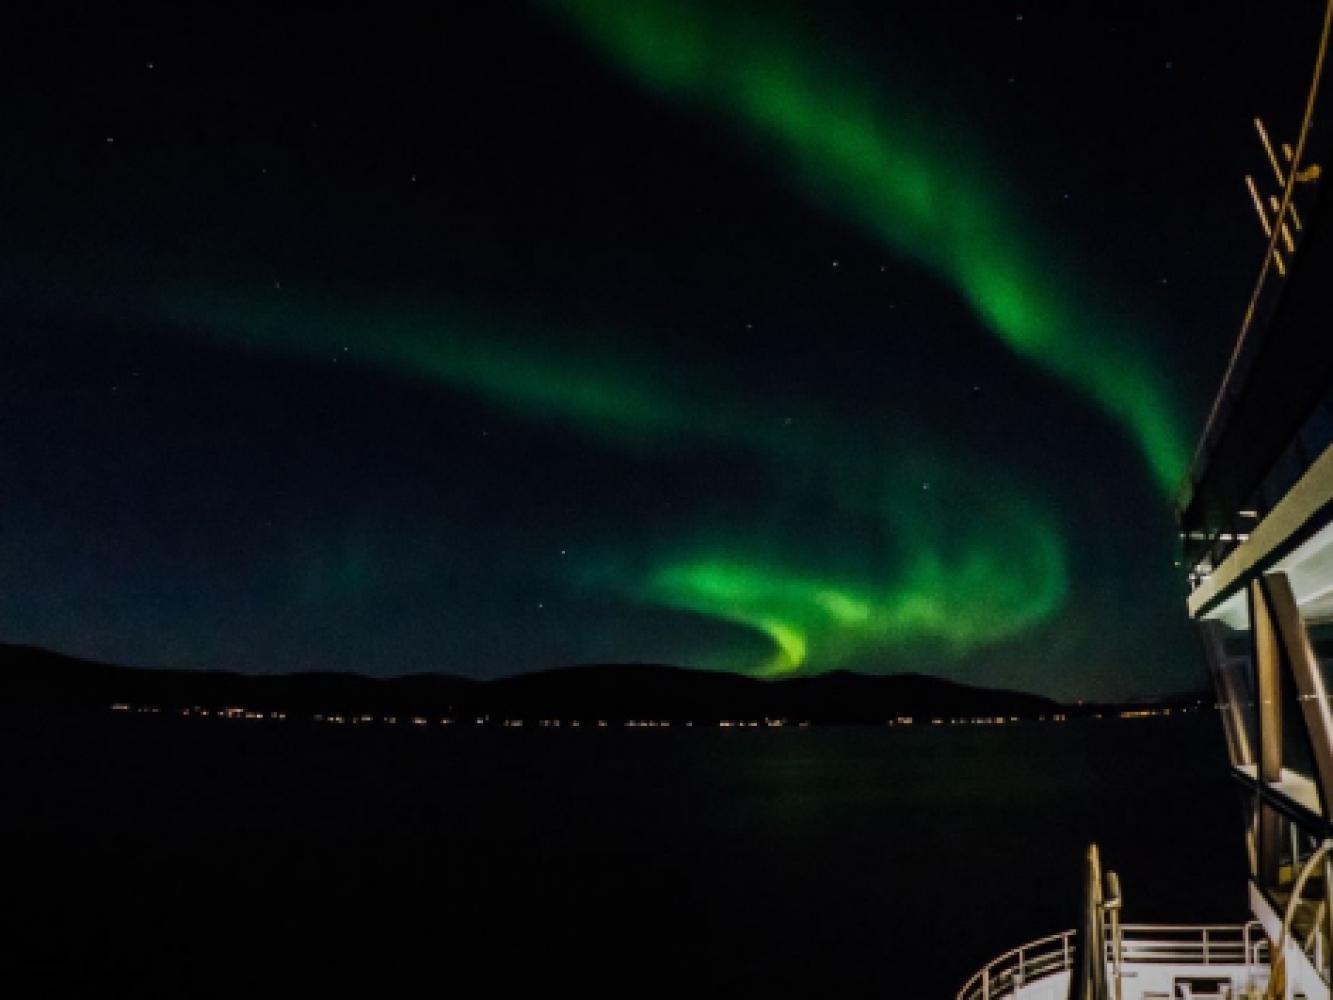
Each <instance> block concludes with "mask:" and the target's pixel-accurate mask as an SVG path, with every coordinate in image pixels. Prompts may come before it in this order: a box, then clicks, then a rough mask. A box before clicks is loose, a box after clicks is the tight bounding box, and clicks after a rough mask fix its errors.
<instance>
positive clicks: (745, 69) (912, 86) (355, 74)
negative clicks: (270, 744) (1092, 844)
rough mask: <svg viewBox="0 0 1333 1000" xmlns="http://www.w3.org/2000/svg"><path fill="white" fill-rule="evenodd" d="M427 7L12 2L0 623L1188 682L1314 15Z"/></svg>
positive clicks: (173, 643)
mask: <svg viewBox="0 0 1333 1000" xmlns="http://www.w3.org/2000/svg"><path fill="white" fill-rule="evenodd" d="M454 6H455V5H440V6H439V8H438V12H437V14H436V15H435V16H434V17H433V18H429V19H421V18H420V16H419V15H411V16H409V15H408V14H407V13H406V12H402V13H399V12H395V11H394V10H393V9H392V8H391V7H389V6H386V5H376V6H374V7H373V8H372V7H369V6H365V7H363V8H362V9H360V10H358V11H348V12H344V13H333V14H324V15H320V16H286V15H281V14H277V13H274V12H273V11H271V10H269V11H265V12H263V13H259V14H246V13H242V12H240V11H238V10H237V9H236V8H235V7H234V6H226V7H222V6H218V7H207V6H203V7H198V8H194V9H192V10H191V11H190V12H189V13H188V14H186V13H182V11H181V9H180V8H165V9H163V10H160V11H155V12H136V13H130V12H127V11H128V8H118V10H117V15H118V17H119V18H120V19H119V20H118V21H116V22H115V23H99V22H98V21H97V20H96V19H95V18H93V17H91V16H90V15H89V14H88V13H87V12H86V11H82V10H75V11H62V12H60V13H56V14H51V13H48V14H47V15H45V16H44V18H43V20H41V21H40V22H39V21H30V22H27V23H23V22H20V23H17V24H14V25H11V27H10V30H8V31H7V34H8V35H9V38H8V40H7V41H6V42H4V43H0V44H3V45H4V51H3V52H0V55H3V59H0V80H3V90H4V100H3V108H4V114H3V123H4V126H3V141H4V153H3V156H0V231H2V232H3V239H0V641H7V642H22V643H35V644H39V645H43V646H48V647H51V648H55V649H58V650H61V651H64V652H69V653H73V654H78V655H82V656H87V657H93V658H98V659H104V660H110V661H116V662H123V663H130V664H140V665H174V666H195V667H210V668H227V669H241V670H247V671H265V672H266V671H290V670H305V669H338V670H358V671H362V672H366V673H372V674H379V675H389V674H399V673H405V672H412V671H420V670H440V671H446V672H452V673H460V674H466V675H469V676H475V677H492V676H497V675H501V674H508V673H514V672H518V671H524V670H531V669H536V668H541V667H550V666H556V665H561V664H568V663H579V662H639V661H642V662H665V663H674V664H679V665H683V666H692V667H706V668H715V669H726V670H734V671H739V672H746V673H754V674H758V675H765V676H789V675H798V674H802V673H813V672H821V671H825V670H829V669H835V668H850V669H856V670H862V671H871V672H890V671H900V670H917V671H923V672H929V673H934V674H938V675H941V676H945V677H950V678H954V679H958V680H963V681H967V682H972V683H979V684H996V685H1008V686H1017V687H1022V688H1027V689H1030V690H1037V691H1040V692H1043V693H1048V694H1053V695H1056V696H1060V697H1111V696H1125V695H1132V694H1144V693H1152V692H1165V691H1177V690H1181V689H1186V688H1193V687H1197V686H1200V685H1201V681H1202V674H1201V668H1200V665H1199V659H1198V656H1197V653H1196V651H1195V646H1194V640H1193V637H1192V636H1191V635H1190V634H1189V631H1188V628H1187V623H1186V617H1185V612H1184V606H1183V594H1184V587H1183V582H1182V580H1181V578H1180V574H1179V571H1178V570H1177V569H1176V568H1175V567H1173V565H1172V561H1173V558H1174V556H1175V542H1174V526H1173V523H1172V519H1171V515H1170V500H1171V498H1172V495H1173V493H1174V488H1175V486H1176V484H1177V482H1178V481H1179V479H1180V477H1181V475H1182V474H1183V471H1184V468H1185V464H1186V462H1187V460H1188V456H1189V454H1190V451H1191V449H1192V447H1193V442H1194V439H1195V437H1196V435H1197V432H1198V430H1199V428H1200V426H1201V423H1202V419H1203V415H1204V413H1205V412H1206V410H1207V406H1208V404H1209V402H1210V400H1211V394H1212V392H1213V391H1214V390H1215V388H1216V385H1217V383H1218V381H1219V379H1220V376H1221V372H1222V369H1223V367H1224V365H1225V361H1226V357H1227V354H1228V352H1229V350H1230V347H1231V343H1232V341H1233V339H1234V337H1235V334H1236V330H1237V327H1238V324H1239V320H1240V317H1241V313H1242V310H1243V308H1244V304H1245V302H1246V300H1247V298H1248V295H1249V291H1250V287H1251V284H1252V281H1253V278H1254V275H1255V273H1256V271H1257V268H1258V265H1259V263H1260V258H1261V256H1262V253H1263V240H1262V237H1261V234H1260V233H1259V230H1258V225H1257V221H1256V220H1255V218H1254V216H1253V210H1252V208H1251V206H1250V204H1249V201H1248V198H1247V195H1246V194H1245V190H1244V187H1243V184H1242V178H1243V175H1244V174H1245V173H1246V172H1250V173H1253V174H1255V175H1256V177H1258V178H1260V179H1261V180H1269V178H1268V175H1267V174H1266V172H1265V171H1266V161H1265V160H1264V158H1263V153H1262V150H1261V148H1260V146H1259V144H1258V142H1257V141H1256V140H1255V138H1254V133H1253V129H1252V126H1251V121H1250V120H1251V118H1252V117H1253V116H1255V115H1261V116H1263V117H1264V118H1265V120H1266V121H1267V122H1268V124H1269V126H1270V129H1271V130H1272V131H1273V132H1274V133H1275V135H1276V136H1278V137H1279V138H1286V137H1289V136H1290V135H1291V132H1292V125H1291V121H1292V119H1293V118H1294V117H1295V116H1296V114H1297V113H1298V111H1299V106H1298V101H1299V97H1300V95H1301V93H1302V91H1303V88H1304V86H1305V84H1306V83H1307V74H1308V72H1309V67H1310V65H1311V60H1312V57H1313V44H1314V35H1313V26H1314V24H1315V22H1316V19H1317V17H1318V13H1319V11H1318V10H1317V8H1316V5H1315V4H1313V3H1309V4H1306V3H1294V4H1290V5H1288V4H1283V5H1274V4H1269V3H1260V2H1251V3H1220V4H1210V5H1207V6H1206V7H1202V6H1201V7H1200V8H1199V9H1197V10H1196V9H1185V8H1187V7H1190V6H1191V5H1169V4H1161V3H1158V2H1143V3H1126V4H1117V5H1111V6H1113V7H1114V9H1111V10H1108V9H1105V8H1106V6H1107V5H1091V4H1088V5H1083V4H1065V3H1033V4H1018V5H1011V4H962V3H954V2H948V0H943V2H934V3H931V4H921V5H918V4H911V5H909V4H890V3H869V2H865V0H861V2H849V0H823V2H821V3H818V4H804V5H801V4H795V3H784V2H767V3H760V2H757V0H756V2H748V3H746V2H737V3H708V2H703V0H674V2H673V0H550V2H536V3H530V4H510V3H500V2H495V3H487V4H479V5H457V6H458V10H459V11H461V10H462V9H463V7H464V6H468V7H471V6H475V7H477V8H478V9H477V10H473V11H471V12H469V14H468V15H467V17H466V18H464V17H463V16H462V15H461V14H460V13H459V12H458V11H455V10H454ZM1176 8H1180V9H1176ZM1204 11H1206V14H1205V13H1204Z"/></svg>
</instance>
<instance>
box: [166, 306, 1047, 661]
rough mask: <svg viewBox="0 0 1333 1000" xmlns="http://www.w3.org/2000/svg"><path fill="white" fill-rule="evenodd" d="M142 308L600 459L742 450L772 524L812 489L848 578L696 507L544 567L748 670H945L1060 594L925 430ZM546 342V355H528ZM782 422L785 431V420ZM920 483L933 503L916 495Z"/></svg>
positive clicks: (622, 368) (405, 316)
mask: <svg viewBox="0 0 1333 1000" xmlns="http://www.w3.org/2000/svg"><path fill="white" fill-rule="evenodd" d="M159 310H160V313H161V314H165V316H166V317H167V318H169V319H171V320H173V321H174V322H176V323H178V324H179V325H180V326H181V327H182V328H185V329H189V330H191V331H193V332H194V333H196V334H202V335H205V336H209V337H211V338H214V339H218V340H220V341H221V342H223V343H226V344H228V345H232V346H239V347H242V348H244V349H250V350H257V351H260V352H263V353H278V354H283V355H288V356H293V357H298V358H301V359H304V360H308V361H313V362H316V363H320V364H325V365H327V364H332V363H338V364H342V365H347V364H354V365H359V366H363V367H371V368H377V369H380V370H383V371H387V372H390V373H392V374H394V375H398V376H402V377H407V378H411V379H414V380H425V381H427V382H430V383H433V384H438V385H441V386H444V387H446V388H448V389H450V390H452V391H457V392H463V393H466V394H468V395H471V396H473V397H475V398H476V399H478V400H479V401H481V402H483V403H485V404H489V405H491V406H498V407H501V408H503V409H505V410H508V411H510V412H511V413H513V414H515V415H517V416H519V417H520V418H522V419H525V420H529V421H531V422H533V423H535V424H549V423H552V422H556V423H560V424H563V425H565V426H567V427H569V428H572V429H573V430H575V431H577V432H578V433H579V434H580V436H582V437H584V438H586V439H588V440H591V441H595V442H599V443H602V444H604V445H610V446H612V447H616V448H625V447H630V448H633V449H636V450H637V449H643V448H650V449H653V450H655V451H661V450H663V449H668V448H680V447H682V446H684V447H686V448H688V449H689V450H690V451H691V452H693V451H696V450H697V449H698V448H699V447H700V446H703V447H706V448H708V449H710V450H720V451H724V452H733V453H742V454H745V455H748V456H750V458H751V459H757V460H759V461H760V462H762V463H763V464H764V466H765V467H767V468H769V469H770V472H771V478H772V480H773V482H774V484H775V489H776V490H777V494H778V495H777V499H776V501H774V500H773V499H772V498H770V500H769V501H767V502H768V503H770V504H771V503H776V504H777V507H778V508H781V507H782V505H783V504H784V503H785V502H787V501H793V502H801V501H803V500H808V499H809V494H810V493H811V491H813V492H814V493H815V494H816V497H817V499H818V503H819V504H820V506H821V507H822V509H824V510H826V511H828V512H829V513H828V515H826V516H831V517H834V518H835V519H840V518H842V517H844V516H846V517H849V518H852V519H853V521H854V523H858V524H861V525H862V526H863V527H862V529H861V530H866V529H865V527H864V526H865V525H866V524H869V525H870V528H869V529H868V530H870V531H872V533H873V534H875V535H876V536H878V538H879V541H880V543H882V546H881V547H884V548H885V553H886V554H883V555H881V557H879V558H878V559H877V560H875V561H871V562H869V563H867V562H863V561H862V562H858V561H857V558H856V556H855V555H854V554H855V553H856V552H857V551H858V549H859V548H860V547H861V546H862V543H863V542H864V541H865V539H864V538H859V537H857V536H856V535H855V534H853V535H850V536H847V537H846V538H845V540H839V541H838V542H837V543H836V544H835V545H834V547H833V548H832V549H830V548H828V547H826V546H823V545H821V544H820V543H817V542H811V541H809V540H808V539H806V538H803V537H801V535H800V534H799V533H798V534H796V535H792V534H786V535H784V534H782V533H781V532H778V533H777V534H774V532H773V531H772V530H771V529H770V530H767V531H766V530H765V529H764V528H762V527H759V526H755V525H749V524H746V525H742V526H741V527H739V528H738V527H736V526H735V525H734V524H732V525H730V526H729V527H724V528H720V529H719V528H718V527H717V526H716V525H717V523H718V517H719V512H718V511H717V510H714V509H711V508H710V507H709V503H708V499H707V498H701V500H700V504H699V509H697V510H692V511H690V512H689V515H688V516H689V518H690V519H691V520H690V522H689V524H688V525H687V526H686V527H685V528H684V529H682V528H681V527H680V526H679V525H678V526H676V527H675V529H674V531H675V533H676V536H677V537H674V538H668V539H665V540H664V541H663V542H661V543H654V544H653V545H652V546H651V548H652V551H650V552H647V553H642V552H640V553H638V554H637V555H635V556H634V557H633V558H629V559H625V558H623V553H622V554H621V556H622V557H621V558H615V557H614V556H615V549H614V545H615V542H616V539H615V527H614V525H610V524H609V525H608V530H609V532H610V537H611V545H612V548H611V549H610V551H611V552H612V554H613V558H611V559H607V558H605V557H602V558H597V557H593V556H588V557H586V560H585V561H584V562H583V563H580V562H579V560H578V559H571V560H568V561H564V560H562V563H563V565H562V566H561V567H560V568H559V569H558V570H556V572H557V573H558V574H561V577H560V579H558V580H557V582H558V583H560V584H561V585H562V586H564V587H567V588H569V589H570V590H572V591H580V590H582V591H586V590H589V589H593V590H600V591H603V592H609V593H614V594H617V595H618V596H619V597H621V598H622V599H626V600H630V601H634V602H640V603H644V604H648V605H653V606H659V607H666V608H673V609H676V610H681V611H689V612H692V613H696V614H701V615H706V616H708V617H711V618H714V619H717V620H720V621H725V622H730V623H732V624H735V625H737V626H740V627H743V628H746V629H750V630H753V631H754V632H756V633H758V634H760V635H762V636H764V637H766V639H767V640H768V641H769V642H770V643H771V645H772V649H773V652H772V655H771V656H770V657H769V658H768V659H767V661H766V662H764V663H761V664H751V667H750V668H751V669H752V670H753V671H754V672H756V673H760V674H765V675H779V674H787V673H791V672H793V671H797V670H806V671H819V670H826V669H830V668H832V667H835V666H838V665H841V664H845V663H847V662H849V661H853V662H855V664H856V665H858V666H863V667H864V666H867V665H871V666H873V664H874V663H875V662H877V654H878V655H882V654H883V653H884V652H885V651H892V650H895V649H896V650H899V651H902V650H907V649H911V650H922V651H928V652H929V653H930V654H931V655H936V656H938V655H945V656H948V657H953V658H956V657H957V656H959V655H961V654H964V653H967V652H971V651H973V650H977V649H980V648H983V647H985V646H987V645H989V644H992V643H995V642H999V641H1002V640H1005V639H1008V638H1011V637H1013V636H1015V635H1017V634H1019V633H1021V632H1024V631H1026V630H1028V629H1030V628H1031V627H1033V626H1034V625H1036V624H1039V623H1041V622H1043V621H1045V620H1047V619H1048V618H1050V617H1051V616H1052V615H1053V614H1054V613H1055V612H1056V611H1058V610H1059V608H1060V606H1061V604H1062V602H1063V599H1064V596H1065V593H1066V590H1067V581H1066V577H1065V569H1064V561H1063V549H1062V544H1061V538H1060V534H1059V532H1058V530H1057V529H1056V528H1055V527H1054V525H1053V522H1051V520H1050V518H1049V517H1048V516H1047V515H1046V513H1045V512H1044V511H1042V510H1040V509H1039V508H1036V507H1034V506H1032V505H1031V504H1030V503H1027V502H1024V501H1023V500H1021V499H1020V498H1018V497H1017V495H1016V494H1015V493H1014V491H1013V489H1012V488H1011V487H1010V486H1008V485H1006V478H1005V477H1004V476H1003V475H1002V474H1000V472H999V470H996V469H993V468H988V467H986V463H985V462H984V460H978V459H977V458H976V457H975V456H964V455H959V454H956V453H953V451H952V448H951V446H950V445H948V444H946V443H945V442H943V441H941V440H938V439H934V438H932V437H931V436H930V435H929V433H928V430H927V428H925V427H923V426H917V425H913V426H912V427H911V428H910V434H909V435H908V437H907V438H906V439H904V440H894V439H892V437H891V436H889V437H886V436H885V435H886V433H887V432H885V431H883V430H881V431H877V432H873V433H872V432H871V431H870V430H869V429H865V430H863V432H862V433H861V434H860V435H858V436H856V437H854V438H849V437H848V436H847V435H846V434H845V433H844V432H843V431H842V429H841V425H839V424H837V423H835V422H830V421H828V420H827V419H826V418H824V417H823V416H822V415H821V413H820V411H819V408H818V407H817V406H815V405H813V404H812V403H811V402H809V401H806V402H805V403H800V402H799V400H798V399H797V398H796V397H793V396H788V397H785V398H784V399H783V400H782V404H781V405H782V410H781V411H779V412H775V411H773V410H772V405H773V404H772V403H771V402H767V401H765V400H764V399H763V398H762V397H757V396H755V395H753V392H752V390H749V389H747V387H746V386H745V385H744V384H743V383H740V384H729V385H708V384H701V382H700V376H699V373H698V372H697V371H691V370H686V369H682V368H680V367H679V366H675V367H671V366H663V365H658V364H651V365H645V364H644V362H643V360H642V359H630V358H626V357H621V358H616V357H611V356H608V355H606V354H605V353H603V354H600V355H594V356H580V355H579V352H578V351H577V350H575V349H573V348H572V347H571V346H570V345H571V341H570V339H569V338H564V337H553V336H549V335H543V333H547V334H549V331H537V332H536V334H535V335H533V333H532V332H531V331H529V335H528V336H526V337H523V338H515V337H512V336H509V337H506V336H503V335H500V334H497V333H496V332H494V330H493V326H494V325H495V324H494V323H493V322H489V323H484V324H478V323H477V322H476V321H475V320H472V319H469V318H466V317H460V316H459V314H457V312H456V311H452V310H449V309H444V310H441V309H440V308H438V307H436V308H433V309H432V308H427V307H421V308H416V309H413V308H407V307H404V306H402V305H401V304H398V305H397V306H396V308H395V307H390V306H381V305H374V304H371V305H361V306H357V305H355V304H350V303H347V302H337V301H334V300H332V299H330V298H328V297H326V296H311V297H303V296H299V295H296V294H293V293H290V292H284V293H283V294H282V295H279V296H274V295H264V294H262V293H261V294H258V295H239V294H236V293H235V292H228V291H226V290H222V289H218V288H202V287H196V288H191V289H184V290H181V291H180V292H178V293H176V294H174V295H172V296H169V297H167V298H166V299H164V300H163V301H162V302H161V303H159ZM551 343H554V344H559V345H560V346H561V348H562V349H561V350H560V351H558V352H557V351H553V350H551V349H549V348H547V347H544V346H543V345H545V344H551ZM793 408H795V409H796V410H797V412H798V419H797V421H796V422H795V423H796V428H793V426H792V425H791V422H790V421H789V420H787V419H786V418H785V417H783V416H782V414H783V413H790V412H791V411H792V409H793ZM924 480H930V481H933V482H935V483H936V484H937V485H938V488H937V489H936V490H935V491H934V492H933V493H931V492H927V491H923V489H922V482H923V481H924ZM779 512H780V511H779ZM723 520H724V521H725V518H724V519H723ZM710 525H711V527H710ZM682 534H683V535H684V537H680V536H681V535H682ZM849 553H852V554H853V555H852V556H850V557H849ZM631 567H632V568H631ZM366 572H370V569H369V568H368V567H365V566H360V567H359V568H358V569H357V573H358V574H364V573H366Z"/></svg>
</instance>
